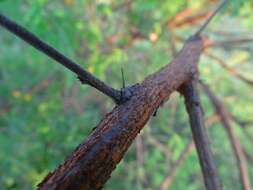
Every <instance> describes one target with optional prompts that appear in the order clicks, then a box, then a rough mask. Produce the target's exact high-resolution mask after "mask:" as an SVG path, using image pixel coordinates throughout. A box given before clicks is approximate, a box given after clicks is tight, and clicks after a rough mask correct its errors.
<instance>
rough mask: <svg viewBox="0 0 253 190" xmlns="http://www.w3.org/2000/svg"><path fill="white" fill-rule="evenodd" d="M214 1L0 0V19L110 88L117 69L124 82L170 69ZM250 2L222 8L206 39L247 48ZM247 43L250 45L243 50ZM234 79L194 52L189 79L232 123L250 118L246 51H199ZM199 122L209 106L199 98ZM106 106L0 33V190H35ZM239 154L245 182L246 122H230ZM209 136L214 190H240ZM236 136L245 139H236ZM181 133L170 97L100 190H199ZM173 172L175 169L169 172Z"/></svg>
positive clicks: (252, 19) (184, 128)
mask: <svg viewBox="0 0 253 190" xmlns="http://www.w3.org/2000/svg"><path fill="white" fill-rule="evenodd" d="M217 3H218V1H216V0H198V1H196V0H176V1H172V0H146V1H144V0H132V1H131V0H54V1H50V0H0V12H1V13H3V14H5V15H7V16H9V17H10V18H12V19H13V20H15V21H17V22H18V23H20V24H22V25H23V26H25V27H27V28H28V29H29V30H30V31H32V32H34V33H35V34H37V35H38V36H39V37H40V38H41V39H43V40H45V41H46V42H48V43H49V44H51V45H52V46H54V47H56V48H57V49H59V50H60V51H61V52H63V53H64V54H65V55H66V56H68V57H70V58H72V59H73V60H75V61H77V62H78V63H79V64H81V65H82V66H83V67H84V68H86V69H87V70H89V71H90V72H92V73H94V74H95V75H96V76H97V77H99V78H100V79H102V80H104V81H106V82H107V83H108V84H110V85H111V86H113V87H115V88H121V84H122V79H121V74H120V68H121V66H122V67H123V68H124V73H125V76H126V83H127V85H131V84H134V83H136V82H141V81H142V80H143V79H144V78H145V76H147V75H148V74H150V73H153V72H155V71H156V70H158V69H159V68H160V67H162V66H164V65H166V64H167V63H168V62H169V61H171V60H172V57H173V56H172V47H173V46H172V43H173V44H174V45H175V47H176V48H177V49H180V48H181V47H182V42H183V40H184V39H186V38H188V37H189V36H190V35H191V34H193V33H194V31H196V30H197V29H198V28H199V26H200V24H201V23H202V22H203V21H204V20H205V19H206V16H207V14H208V12H210V11H211V10H212V8H214V7H215V6H216V5H217ZM252 11H253V2H252V0H231V1H230V3H229V5H227V6H226V7H225V9H224V10H223V11H222V12H221V13H219V15H218V16H217V17H216V18H215V19H214V21H213V22H212V23H211V24H210V25H209V26H208V28H207V29H206V30H205V32H204V33H205V35H206V36H207V37H208V38H209V39H210V40H214V41H224V40H227V41H230V40H233V39H241V38H246V39H249V38H251V39H253V33H252V31H253V14H252ZM248 42H250V40H249V41H248ZM208 52H209V53H212V54H214V55H215V56H217V57H219V58H220V59H221V60H224V61H225V63H226V64H227V66H228V67H229V68H230V69H232V70H234V72H232V71H230V72H228V69H224V67H222V66H221V65H220V64H217V60H215V59H213V58H211V57H210V56H208V55H206V54H204V55H203V56H202V57H201V60H200V64H199V68H200V78H201V79H202V80H203V81H205V82H206V83H207V84H209V86H210V87H211V89H212V90H213V91H214V92H215V94H216V95H217V96H218V97H219V98H220V99H222V101H223V103H224V104H225V106H226V108H227V109H228V110H229V111H230V112H231V113H232V114H233V115H235V116H236V117H237V118H239V119H240V120H241V121H250V120H252V119H253V117H252V115H253V96H252V92H253V91H252V85H249V84H247V83H245V82H244V81H242V80H240V77H236V76H234V74H233V73H235V72H236V73H237V72H238V73H239V74H240V75H243V76H244V77H246V78H247V79H249V80H253V76H252V72H253V60H252V55H253V44H252V43H227V44H223V45H218V46H214V47H211V48H209V49H208ZM201 99H202V103H203V107H204V110H205V117H206V118H211V116H212V115H213V113H214V109H213V107H212V105H211V104H210V102H209V100H208V98H207V97H206V96H205V94H204V93H202V92H201ZM113 107H114V103H113V102H112V101H111V100H110V99H108V98H107V97H105V96H104V95H102V94H101V93H99V92H97V91H96V90H94V89H92V88H91V87H89V86H85V85H81V84H80V83H79V82H78V80H77V79H76V77H75V75H74V74H73V73H71V72H70V71H68V70H67V69H65V68H63V67H62V66H61V65H59V64H56V63H55V62H54V61H52V60H50V59H49V58H47V57H46V56H45V55H43V54H41V53H39V52H38V51H37V50H35V49H33V48H32V47H30V46H29V45H27V44H26V43H24V42H22V41H21V40H20V39H18V38H17V37H15V36H13V35H12V34H10V33H9V32H7V31H5V30H4V29H3V28H0V189H1V190H2V189H3V190H14V189H17V190H28V189H35V187H36V184H38V183H39V182H40V181H41V180H42V179H43V177H45V175H46V174H47V173H48V172H49V171H51V170H53V169H54V168H55V167H56V166H57V165H58V164H59V163H61V162H62V161H63V160H64V158H65V157H66V156H67V155H69V154H70V153H71V152H72V151H73V150H74V148H75V147H76V146H77V145H78V144H79V143H81V142H82V141H84V140H85V138H86V137H87V136H88V135H89V133H90V132H91V130H92V128H93V127H95V126H96V125H97V124H98V122H99V121H100V120H101V119H102V118H103V116H104V115H105V114H106V113H107V112H109V111H110V110H111V109H112V108H113ZM232 124H233V125H232V126H233V128H234V130H235V131H236V135H237V137H238V138H239V139H240V143H241V144H242V146H243V148H244V150H245V152H247V155H248V157H247V158H248V161H249V162H248V170H249V174H250V178H251V181H252V185H253V165H252V164H253V162H252V161H250V158H252V157H253V151H252V150H253V147H252V146H253V142H252V141H251V140H250V138H251V137H253V125H252V123H251V122H250V123H249V124H248V125H247V126H245V128H244V129H242V128H241V127H240V126H238V125H236V124H235V123H232ZM210 126H211V127H210V128H209V129H208V134H209V137H210V142H211V146H212V150H213V152H214V158H215V163H216V165H217V167H218V170H219V174H220V176H221V179H222V183H223V186H224V189H227V190H230V189H236V190H239V189H241V186H240V180H239V173H238V170H237V166H236V165H237V163H236V159H235V156H234V154H233V152H232V150H231V145H230V142H229V139H228V136H227V134H226V131H225V130H224V128H223V127H222V125H221V124H220V123H219V122H218V121H216V122H213V123H211V124H210ZM245 130H246V134H247V135H246V136H245ZM189 142H191V131H190V127H189V123H188V117H187V114H186V112H185V108H184V103H183V98H182V97H180V96H179V95H178V94H177V93H174V94H173V95H172V96H171V98H170V100H169V101H168V102H167V103H166V104H165V105H164V106H163V107H162V108H160V109H159V110H158V114H157V116H156V117H153V118H152V119H151V120H150V122H149V123H148V124H147V126H146V127H145V128H144V130H143V131H142V133H141V135H140V136H139V137H138V138H137V139H136V140H135V142H134V143H133V144H132V146H131V148H130V149H129V151H128V152H127V154H126V156H125V157H124V159H123V160H122V162H121V163H120V164H119V166H118V167H117V168H116V170H115V171H114V173H113V174H112V176H111V179H110V180H109V181H108V182H107V184H106V185H105V188H104V189H106V190H116V189H117V190H118V189H121V190H127V189H136V190H144V189H147V190H149V189H150V190H152V189H158V188H159V187H160V186H161V184H162V183H163V182H164V180H165V179H166V177H168V176H170V175H171V174H172V173H173V172H174V173H173V176H170V177H171V184H170V185H168V186H167V188H166V189H172V190H185V189H187V190H198V189H203V182H202V177H201V172H200V167H199V164H198V158H197V154H196V151H195V150H194V148H193V150H188V152H187V154H186V155H185V158H184V159H183V160H182V162H180V164H179V165H178V166H177V167H176V169H175V165H177V163H178V162H177V160H178V159H179V158H180V157H182V152H185V148H186V147H187V146H189ZM173 170H175V171H173Z"/></svg>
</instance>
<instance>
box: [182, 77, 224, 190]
mask: <svg viewBox="0 0 253 190" xmlns="http://www.w3.org/2000/svg"><path fill="white" fill-rule="evenodd" d="M180 92H181V93H182V94H183V95H184V98H185V106H186V110H187V112H188V115H189V119H190V124H191V130H192V135H193V139H194V142H195V145H196V149H197V152H198V157H199V161H200V165H201V169H202V173H203V177H204V181H205V186H206V189H207V190H219V189H221V184H220V180H219V177H218V172H217V171H216V166H215V163H214V160H213V156H212V152H211V148H210V146H209V141H208V136H207V133H206V129H205V126H204V119H203V113H202V109H201V104H200V98H199V94H198V90H197V88H196V82H195V81H192V82H191V83H189V84H185V85H183V86H182V88H180Z"/></svg>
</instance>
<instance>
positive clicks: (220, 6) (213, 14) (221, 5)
mask: <svg viewBox="0 0 253 190" xmlns="http://www.w3.org/2000/svg"><path fill="white" fill-rule="evenodd" d="M227 2H228V0H224V1H223V2H222V3H221V4H220V5H219V6H218V7H217V8H216V10H215V11H214V12H213V13H212V14H211V16H210V17H209V18H208V19H207V20H206V21H205V23H204V24H203V25H202V26H201V27H200V29H199V30H198V31H197V32H196V36H199V35H200V34H201V32H202V31H203V30H204V29H205V28H206V27H207V25H208V24H209V23H210V22H211V20H212V19H213V18H214V16H215V15H216V14H217V13H218V12H219V11H220V10H221V9H222V8H223V7H224V6H225V5H226V3H227Z"/></svg>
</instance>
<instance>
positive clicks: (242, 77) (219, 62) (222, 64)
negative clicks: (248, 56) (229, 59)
mask: <svg viewBox="0 0 253 190" xmlns="http://www.w3.org/2000/svg"><path fill="white" fill-rule="evenodd" d="M205 55H207V56H208V57H209V58H211V59H213V60H215V61H216V62H217V63H218V64H219V65H220V66H221V67H222V68H224V69H225V70H227V71H228V72H229V74H231V75H232V76H234V77H236V78H238V79H240V80H242V81H243V82H246V83H247V84H248V85H250V86H253V81H252V80H250V79H247V78H246V77H245V76H243V75H241V74H240V73H238V72H237V71H236V70H235V69H234V68H231V67H229V66H228V65H227V64H226V63H225V62H224V61H223V60H222V59H221V58H219V57H218V56H216V55H214V54H212V53H210V52H205Z"/></svg>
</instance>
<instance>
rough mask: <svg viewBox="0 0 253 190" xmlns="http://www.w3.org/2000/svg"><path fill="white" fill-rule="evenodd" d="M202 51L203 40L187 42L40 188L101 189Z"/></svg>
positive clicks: (188, 75)
mask: <svg viewBox="0 0 253 190" xmlns="http://www.w3.org/2000/svg"><path fill="white" fill-rule="evenodd" d="M202 49H203V43H202V39H201V38H200V37H199V38H195V39H193V40H189V41H187V43H186V44H185V46H184V47H183V49H182V50H181V52H180V53H179V54H178V56H177V57H176V58H175V59H174V61H173V62H172V63H171V64H169V65H167V66H165V67H164V68H162V69H161V70H160V71H158V72H156V73H154V74H152V75H150V76H148V77H147V78H146V79H145V80H144V81H143V82H142V83H141V84H139V85H137V86H136V87H135V90H134V93H133V95H132V97H131V99H130V100H129V101H127V102H125V103H124V104H121V105H119V106H116V107H115V108H114V110H113V111H112V112H111V113H109V114H107V115H106V116H105V118H104V119H103V120H102V121H101V123H100V124H99V125H98V126H97V127H96V128H95V130H94V131H93V132H92V134H91V135H90V136H89V137H88V138H87V140H86V141H84V142H83V143H82V144H80V145H79V146H78V148H77V149H76V150H75V151H74V152H73V153H72V154H71V155H70V156H69V157H68V159H67V160H65V161H64V163H62V164H61V165H60V166H59V167H58V168H57V169H56V170H55V171H54V172H52V173H50V174H48V176H47V177H46V178H45V179H44V180H43V181H42V182H41V183H40V184H39V187H38V189H40V190H46V189H47V190H48V189H50V190H56V189H58V190H67V189H85V190H97V189H101V188H102V186H103V185H104V184H105V182H106V181H107V179H108V178H109V177H110V174H111V172H112V171H113V170H114V169H115V167H116V165H117V164H118V163H119V162H120V160H121V159H122V157H123V155H124V153H125V152H126V151H127V149H128V147H129V146H130V144H131V143H132V141H133V140H134V138H135V137H136V136H137V134H138V133H139V132H140V130H141V129H142V128H143V127H144V125H145V124H146V123H147V121H148V119H149V118H150V117H151V116H152V114H153V112H154V111H155V110H156V109H157V108H158V107H159V105H160V104H161V103H162V102H164V101H165V100H167V99H168V98H169V96H170V94H171V93H172V92H173V91H175V90H176V89H178V88H179V87H180V86H181V85H182V84H183V83H185V82H187V81H190V80H191V79H192V76H193V75H195V74H196V71H197V64H196V63H197V62H198V59H199V56H200V54H201V52H202Z"/></svg>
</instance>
